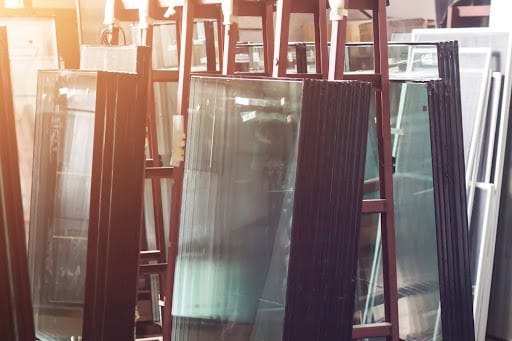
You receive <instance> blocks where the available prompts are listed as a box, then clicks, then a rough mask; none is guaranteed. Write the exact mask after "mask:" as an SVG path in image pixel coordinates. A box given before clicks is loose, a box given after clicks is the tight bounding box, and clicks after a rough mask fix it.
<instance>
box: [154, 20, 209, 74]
mask: <svg viewBox="0 0 512 341" xmlns="http://www.w3.org/2000/svg"><path fill="white" fill-rule="evenodd" d="M176 32H177V31H176V23H175V22H165V23H157V24H156V25H155V26H154V27H153V69H168V70H178V45H177V35H176ZM192 34H193V37H192V71H206V70H207V65H208V48H213V49H214V50H215V51H214V53H213V55H212V56H211V57H212V58H213V57H214V58H215V64H214V65H215V66H216V70H219V49H218V32H217V21H216V20H206V19H205V20H196V21H195V22H194V28H193V32H192ZM210 44H211V45H210Z"/></svg>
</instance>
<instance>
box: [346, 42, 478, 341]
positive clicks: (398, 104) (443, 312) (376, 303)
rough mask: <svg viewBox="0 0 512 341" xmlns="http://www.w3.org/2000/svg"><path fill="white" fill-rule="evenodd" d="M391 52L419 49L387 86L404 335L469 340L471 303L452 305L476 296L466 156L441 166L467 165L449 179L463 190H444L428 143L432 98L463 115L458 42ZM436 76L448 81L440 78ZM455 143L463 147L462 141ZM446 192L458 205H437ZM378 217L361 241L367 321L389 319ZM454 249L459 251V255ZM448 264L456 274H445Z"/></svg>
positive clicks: (456, 134)
mask: <svg viewBox="0 0 512 341" xmlns="http://www.w3.org/2000/svg"><path fill="white" fill-rule="evenodd" d="M358 48H360V47H358ZM393 52H395V53H394V54H395V56H399V54H401V53H404V54H405V56H408V55H414V56H415V57H414V59H410V60H408V64H409V65H407V64H406V65H404V66H403V68H400V69H398V70H396V71H397V72H398V73H397V72H394V73H392V78H394V80H393V81H392V83H391V88H390V90H391V114H392V117H391V119H392V121H391V123H392V134H393V140H392V143H393V151H392V152H393V157H394V159H395V173H394V177H393V185H394V200H395V201H394V204H395V230H396V244H397V270H398V294H399V301H398V304H399V319H400V337H401V338H402V339H404V340H423V339H425V340H438V339H445V340H458V338H457V337H458V335H463V336H464V337H467V338H464V340H471V339H472V338H471V333H472V330H473V327H472V310H471V306H469V307H467V306H465V307H463V308H462V309H459V310H458V311H456V312H454V311H453V310H451V308H450V307H451V305H452V301H451V300H452V299H454V300H458V301H464V300H465V301H469V302H470V301H471V287H470V283H471V282H470V277H469V273H470V271H469V256H468V247H467V241H468V236H467V222H466V225H464V221H466V220H465V219H467V218H465V217H466V216H465V212H466V197H465V193H466V191H465V186H466V183H465V176H464V158H463V155H462V156H460V155H459V156H460V157H459V158H458V159H455V161H456V162H452V163H451V164H448V165H444V167H445V169H444V170H445V171H447V170H449V169H451V168H450V167H455V168H454V169H456V170H461V169H462V172H463V173H462V178H454V177H452V178H450V181H451V183H452V184H455V183H456V184H458V185H459V186H462V190H461V189H460V188H456V189H454V188H451V189H450V188H448V187H447V188H446V189H443V188H442V187H439V186H438V183H437V182H436V181H437V180H438V173H436V170H438V169H439V168H438V167H440V166H439V163H438V162H439V161H440V160H439V159H438V158H437V156H436V155H433V154H432V151H431V145H435V144H436V143H438V142H440V140H439V138H438V136H439V134H438V130H437V129H438V127H437V126H432V127H431V124H430V122H431V119H432V118H433V115H434V114H435V111H434V109H435V108H437V107H436V106H434V105H433V104H434V103H438V102H440V101H442V103H445V102H446V101H447V100H448V99H450V101H451V102H450V103H451V107H449V108H448V107H447V108H444V110H443V111H441V112H442V114H443V115H445V116H446V117H451V116H454V117H455V119H456V118H457V117H458V119H459V121H460V119H461V107H460V102H459V103H457V101H456V99H457V98H460V95H459V92H458V91H459V90H458V89H459V85H458V84H459V83H458V78H457V75H458V72H457V68H458V65H457V63H456V61H457V47H456V45H455V44H454V43H439V44H423V45H422V44H404V45H403V46H402V52H400V50H399V49H398V46H397V48H396V49H394V51H393ZM406 58H407V57H406ZM405 60H407V59H405ZM439 78H442V79H443V81H436V80H435V79H439ZM439 82H442V83H443V84H445V83H446V84H447V85H446V86H444V87H443V88H442V89H443V91H442V92H441V93H438V92H436V93H435V96H436V97H435V96H434V93H431V92H429V89H437V88H438V87H439V86H440V85H439V84H438V83H439ZM450 128H451V129H454V126H453V125H452V126H450ZM459 128H460V127H459ZM450 133H451V134H452V135H451V136H453V138H460V139H462V130H461V129H459V130H450ZM368 145H369V149H368V150H369V152H370V151H371V148H372V146H376V141H372V137H371V136H370V141H369V143H368ZM454 146H455V147H456V148H458V149H457V151H458V152H460V153H463V151H464V148H463V143H462V142H461V143H459V144H456V145H454ZM452 161H453V160H452ZM369 172H372V170H371V169H367V175H366V179H369V178H371V177H372V175H369V174H368V173H369ZM373 173H375V170H373ZM457 174H458V173H457ZM459 175H460V174H459ZM443 191H445V192H443ZM443 193H445V194H446V195H447V196H448V197H447V199H446V200H448V199H451V198H452V196H453V195H455V194H460V193H462V194H464V195H463V196H462V197H460V198H457V199H456V200H455V199H454V200H453V201H452V202H455V203H456V204H457V205H456V206H450V205H447V206H446V207H444V206H442V205H440V204H439V203H440V202H441V199H440V197H439V195H441V194H443ZM450 195H452V196H450ZM455 208H457V209H460V208H463V209H464V211H463V212H464V217H462V218H461V217H460V216H459V215H456V214H460V211H458V210H455ZM439 216H444V217H450V216H456V217H458V219H459V220H458V223H457V224H455V222H456V220H453V222H454V224H453V225H451V224H445V223H444V222H443V221H438V220H436V219H437V218H436V217H439ZM461 219H462V220H461ZM375 224H376V225H377V226H375V227H374V228H373V230H372V231H375V233H374V234H373V238H374V239H373V240H374V242H373V243H372V241H371V238H372V235H371V234H370V235H369V236H366V238H367V239H366V240H364V241H363V240H361V245H360V248H361V250H360V258H359V271H358V283H359V284H358V289H359V290H358V295H357V296H356V311H355V312H356V317H357V318H358V319H357V322H359V323H362V324H368V323H375V322H381V321H383V319H384V315H383V314H384V311H383V309H382V308H383V296H382V295H383V288H382V279H381V277H382V270H381V257H382V256H381V249H380V243H381V241H380V233H379V230H378V227H379V226H378V219H376V220H375ZM367 225H370V224H367ZM370 226H371V225H370ZM464 226H466V228H464ZM367 227H368V226H364V225H363V226H362V229H365V228H366V230H368V228H367ZM368 245H370V246H372V245H373V247H369V246H368ZM456 250H457V252H460V254H458V255H456V254H455V253H454V252H455V251H456ZM464 250H465V251H464ZM464 252H465V253H464ZM464 255H465V256H464ZM368 258H369V259H370V260H369V261H368V260H367V259H368ZM446 268H448V269H449V273H450V274H451V275H453V277H450V276H447V272H446V271H444V269H446ZM457 279H458V280H457ZM443 307H446V308H445V309H443ZM441 317H442V318H441ZM447 321H449V322H447ZM441 322H444V323H441ZM446 323H449V324H450V325H453V326H459V327H458V328H459V330H458V331H457V333H456V334H454V333H453V328H450V327H448V328H444V324H446ZM468 326H470V327H468ZM465 333H466V334H465ZM461 340H462V339H461Z"/></svg>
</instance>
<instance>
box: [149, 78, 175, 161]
mask: <svg viewBox="0 0 512 341" xmlns="http://www.w3.org/2000/svg"><path fill="white" fill-rule="evenodd" d="M153 89H154V94H155V116H156V128H157V137H158V154H160V157H161V158H162V163H163V165H164V166H168V165H169V162H170V161H171V147H172V145H171V137H172V116H173V115H175V114H176V110H177V108H178V106H177V97H178V83H177V82H173V83H171V82H166V83H153Z"/></svg>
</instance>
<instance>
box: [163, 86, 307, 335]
mask: <svg viewBox="0 0 512 341" xmlns="http://www.w3.org/2000/svg"><path fill="white" fill-rule="evenodd" d="M301 92H302V86H301V82H293V81H275V80H271V81H268V80H267V81H264V80H250V81H248V80H245V81H244V80H232V79H231V80H222V79H214V78H213V79H208V78H194V79H193V81H192V86H191V99H192V102H191V103H190V109H189V131H188V137H187V138H188V142H187V164H186V167H185V178H184V187H183V199H182V200H183V206H182V211H181V229H180V246H179V255H178V260H177V266H176V280H175V286H174V302H173V320H174V324H173V326H174V330H173V340H183V339H189V340H190V339H202V340H207V339H208V340H209V339H212V340H222V339H230V340H231V339H232V340H250V339H254V340H279V339H280V338H281V334H282V328H283V322H284V321H283V319H284V303H285V302H284V301H285V293H286V287H287V281H286V278H287V264H288V255H289V244H290V229H291V214H292V208H293V195H294V184H295V171H296V157H297V142H298V141H297V134H298V123H299V114H300V105H299V104H298V103H301Z"/></svg>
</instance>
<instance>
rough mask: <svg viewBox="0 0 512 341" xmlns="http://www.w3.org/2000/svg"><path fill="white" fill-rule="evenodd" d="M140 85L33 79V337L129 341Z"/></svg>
mask: <svg viewBox="0 0 512 341" xmlns="http://www.w3.org/2000/svg"><path fill="white" fill-rule="evenodd" d="M146 86H147V78H145V77H140V76H139V75H136V74H128V73H125V74H118V73H105V72H87V71H41V72H40V73H39V83H38V87H39V88H38V102H37V121H36V152H35V156H36V157H35V161H34V174H33V179H34V182H33V191H32V212H31V226H30V241H29V250H30V252H29V255H30V273H31V280H32V283H31V284H32V295H33V300H34V318H35V325H36V333H37V337H38V338H39V339H41V340H45V341H46V340H63V339H66V340H69V339H71V338H72V337H78V336H82V329H83V330H84V332H85V333H86V334H85V335H84V336H90V339H91V340H115V339H122V340H129V339H133V329H134V328H133V326H134V316H135V296H136V282H137V270H138V258H139V246H140V240H139V233H140V222H141V217H142V216H141V213H142V212H141V209H142V195H143V194H142V193H143V192H142V186H143V171H144V138H145V114H144V113H145V109H146V94H147V92H146V91H145V89H146ZM86 268H87V269H86ZM86 280H87V283H88V284H87V288H86ZM119 283H122V286H120V285H119ZM84 311H85V317H84ZM114 335H115V336H114Z"/></svg>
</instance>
